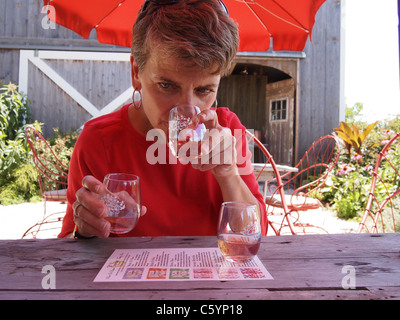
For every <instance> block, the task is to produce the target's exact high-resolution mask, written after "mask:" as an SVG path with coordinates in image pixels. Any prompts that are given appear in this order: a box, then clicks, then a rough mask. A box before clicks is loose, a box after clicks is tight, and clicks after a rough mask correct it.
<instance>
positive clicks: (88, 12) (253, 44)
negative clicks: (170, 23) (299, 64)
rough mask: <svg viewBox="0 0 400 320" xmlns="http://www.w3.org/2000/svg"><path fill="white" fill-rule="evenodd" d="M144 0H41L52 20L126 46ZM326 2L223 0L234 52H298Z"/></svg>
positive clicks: (128, 45) (99, 39) (313, 0)
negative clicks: (234, 32)
mask: <svg viewBox="0 0 400 320" xmlns="http://www.w3.org/2000/svg"><path fill="white" fill-rule="evenodd" d="M143 2H144V0H107V1H101V2H100V1H98V0H43V3H44V5H51V6H52V8H51V9H52V10H48V12H49V13H51V14H49V18H50V20H51V21H54V22H56V23H57V24H59V25H62V26H65V27H67V28H68V29H71V30H73V31H75V32H76V33H78V34H80V35H81V36H82V37H84V38H86V39H87V38H88V37H89V35H90V32H91V31H92V29H93V28H95V29H96V32H97V40H98V41H99V42H102V43H108V44H114V45H120V46H125V47H130V45H131V34H132V25H133V23H134V19H135V17H136V15H137V13H138V12H139V10H140V8H141V7H142V4H143ZM324 2H325V0H255V1H245V0H224V3H225V5H226V7H227V8H228V11H229V16H230V17H232V18H233V20H235V21H236V22H237V23H238V25H239V35H240V47H239V51H266V50H268V49H269V47H270V38H272V39H273V49H274V50H290V51H302V50H303V49H304V46H305V44H306V42H307V38H308V37H309V36H310V39H311V30H312V27H313V25H314V22H315V15H316V13H317V11H318V9H319V8H320V6H321V5H322V4H323V3H324Z"/></svg>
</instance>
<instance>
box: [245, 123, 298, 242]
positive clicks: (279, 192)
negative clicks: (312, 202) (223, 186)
mask: <svg viewBox="0 0 400 320" xmlns="http://www.w3.org/2000/svg"><path fill="white" fill-rule="evenodd" d="M246 135H247V137H248V138H249V144H251V143H252V141H254V143H255V144H256V145H257V147H258V148H259V149H260V150H261V152H262V153H263V154H264V156H265V158H266V161H265V166H267V165H270V166H271V167H272V170H273V172H274V176H275V178H274V180H275V181H276V184H275V190H274V194H275V195H276V196H277V197H280V198H281V201H282V209H283V211H284V215H283V216H284V217H283V219H284V220H286V223H287V225H288V226H289V228H290V230H291V232H292V233H293V234H295V231H294V226H293V224H292V222H291V219H290V217H289V208H288V207H287V205H286V202H285V193H284V190H283V182H282V179H281V175H280V173H279V170H278V168H277V166H276V163H275V161H274V159H273V157H272V155H271V154H270V153H269V151H268V150H267V148H266V147H265V146H264V145H263V144H262V142H261V141H260V140H259V139H257V138H256V137H255V136H254V134H252V133H251V132H250V131H248V130H246ZM261 173H262V170H261V171H260V173H259V175H258V176H257V177H256V179H257V180H258V177H259V176H260V175H261ZM266 211H267V214H268V205H267V210H266ZM267 218H268V217H267ZM282 223H283V222H282ZM268 225H269V226H270V227H271V228H272V230H273V231H274V233H275V234H276V235H277V236H279V235H280V230H279V229H277V228H276V227H275V226H274V224H273V223H272V221H270V220H269V219H268Z"/></svg>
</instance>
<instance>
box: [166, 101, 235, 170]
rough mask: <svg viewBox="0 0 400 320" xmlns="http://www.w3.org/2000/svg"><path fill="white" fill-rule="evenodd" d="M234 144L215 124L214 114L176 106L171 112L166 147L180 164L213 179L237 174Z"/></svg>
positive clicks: (229, 135)
mask: <svg viewBox="0 0 400 320" xmlns="http://www.w3.org/2000/svg"><path fill="white" fill-rule="evenodd" d="M235 144H236V140H235V138H234V136H232V133H231V131H230V129H228V128H224V127H222V126H221V125H220V124H219V123H218V116H217V113H216V112H215V111H214V110H211V109H206V110H203V111H201V112H200V110H199V108H198V107H196V106H190V105H183V106H176V107H174V108H173V109H171V111H170V117H169V146H170V148H171V150H172V152H173V154H174V155H175V156H176V157H177V158H179V160H180V162H181V163H184V164H187V163H189V162H190V163H191V164H192V166H193V167H194V168H195V169H198V170H201V171H208V170H211V172H212V173H213V174H214V176H216V177H223V176H229V175H232V174H237V167H236V148H235Z"/></svg>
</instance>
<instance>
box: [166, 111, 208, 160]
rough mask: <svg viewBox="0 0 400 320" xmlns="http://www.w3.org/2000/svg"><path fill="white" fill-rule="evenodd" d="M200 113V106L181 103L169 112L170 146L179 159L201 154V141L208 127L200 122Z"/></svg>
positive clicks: (192, 157)
mask: <svg viewBox="0 0 400 320" xmlns="http://www.w3.org/2000/svg"><path fill="white" fill-rule="evenodd" d="M199 113H200V109H199V107H197V106H193V105H179V106H176V107H174V108H172V109H171V111H170V112H169V147H170V148H171V151H172V153H173V155H174V156H176V157H177V158H179V159H186V160H191V159H196V158H198V157H200V156H201V141H202V139H203V138H204V135H205V131H206V128H205V125H204V124H202V123H199V119H198V117H197V115H198V114H199Z"/></svg>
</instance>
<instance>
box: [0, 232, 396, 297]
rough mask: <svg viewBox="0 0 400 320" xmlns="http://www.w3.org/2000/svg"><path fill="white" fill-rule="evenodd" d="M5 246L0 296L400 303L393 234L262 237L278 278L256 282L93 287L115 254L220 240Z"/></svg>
mask: <svg viewBox="0 0 400 320" xmlns="http://www.w3.org/2000/svg"><path fill="white" fill-rule="evenodd" d="M0 242H1V243H0V266H1V267H0V299H143V300H148V299H150V300H159V299H172V300H179V299H189V300H190V299H193V300H198V299H199V300H200V299H206V300H207V299H221V300H231V299H237V300H240V301H244V300H247V299H254V300H259V299H399V298H400V252H399V250H400V234H394V233H392V234H334V235H298V236H297V235H296V236H292V235H290V236H280V237H276V236H271V237H263V238H262V243H261V247H260V251H259V253H258V257H259V258H260V260H261V261H262V263H263V264H264V265H265V267H266V268H267V270H268V271H269V272H270V273H271V275H272V277H273V278H274V279H273V280H252V281H247V280H242V281H214V280H212V281H175V282H162V281H143V282H113V283H106V282H93V279H94V278H95V276H96V275H97V274H98V272H99V270H100V269H101V267H102V266H103V265H104V263H105V262H106V260H107V259H108V257H109V256H110V255H111V254H112V252H113V251H114V250H115V249H127V248H129V249H133V248H191V247H216V246H217V239H216V237H137V238H110V239H92V240H74V239H42V240H39V239H33V240H2V241H0ZM44 266H52V267H54V270H55V276H56V278H55V280H56V281H55V289H51V288H50V289H43V287H42V280H43V277H44V276H45V275H46V273H42V269H43V267H44ZM353 286H355V287H354V288H353V289H352V287H353ZM240 301H239V303H240Z"/></svg>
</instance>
